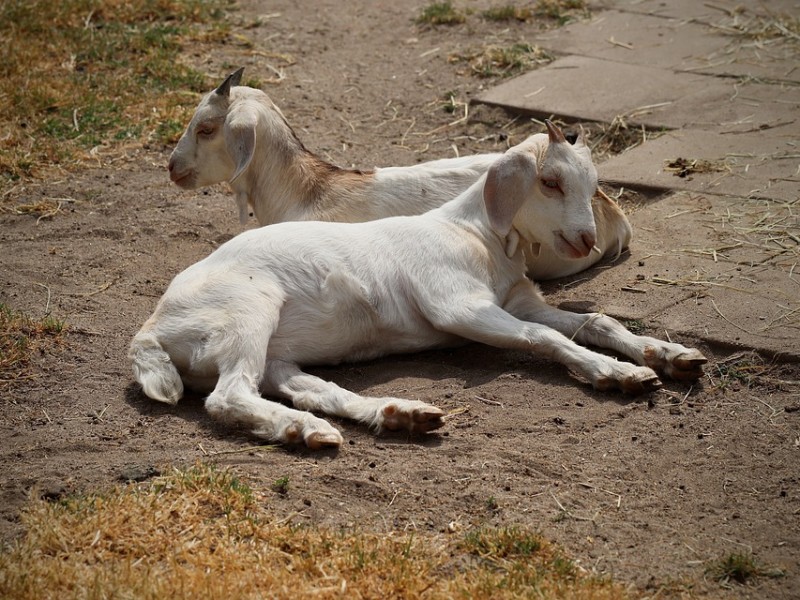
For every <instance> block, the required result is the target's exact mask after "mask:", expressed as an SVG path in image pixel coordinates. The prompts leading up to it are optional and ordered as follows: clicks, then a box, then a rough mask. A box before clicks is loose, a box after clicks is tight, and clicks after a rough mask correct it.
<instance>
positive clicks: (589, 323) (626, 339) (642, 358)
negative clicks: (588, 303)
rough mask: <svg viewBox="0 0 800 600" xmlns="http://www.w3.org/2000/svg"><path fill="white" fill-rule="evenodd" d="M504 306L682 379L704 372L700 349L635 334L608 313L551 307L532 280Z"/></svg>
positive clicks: (704, 359) (581, 339)
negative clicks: (572, 310) (581, 311)
mask: <svg viewBox="0 0 800 600" xmlns="http://www.w3.org/2000/svg"><path fill="white" fill-rule="evenodd" d="M503 308H505V310H507V311H508V312H509V313H511V314H512V315H514V316H516V317H517V318H520V319H523V320H525V321H532V322H535V323H542V324H543V325H547V326H549V327H552V328H553V329H555V330H556V331H559V332H561V333H563V334H564V335H565V336H567V337H569V338H570V339H574V340H575V341H577V342H579V343H581V344H591V345H594V346H598V347H601V348H609V349H611V350H615V351H616V352H619V353H620V354H623V355H624V356H627V357H629V358H631V359H633V360H635V361H636V362H637V363H639V364H640V365H645V366H648V367H650V368H651V369H654V370H655V371H657V372H659V373H663V374H665V375H667V376H668V377H671V378H673V379H677V380H679V381H695V380H697V379H699V378H700V377H702V376H703V365H704V364H705V363H706V362H708V360H707V359H706V357H705V356H703V355H702V354H701V353H700V351H699V350H696V349H694V348H687V347H686V346H682V345H681V344H676V343H673V342H665V341H663V340H659V339H656V338H653V337H648V336H643V335H635V334H633V333H631V332H630V331H628V330H627V329H625V327H624V326H623V325H622V323H620V322H619V321H617V320H616V319H614V318H612V317H609V316H607V315H603V314H600V313H586V314H578V313H572V312H567V311H564V310H560V309H558V308H555V307H552V306H550V305H548V304H547V303H546V302H545V301H544V299H543V298H542V297H541V295H540V294H539V292H538V290H537V289H536V287H535V286H534V285H533V284H532V283H531V282H529V281H526V282H523V283H519V284H517V286H516V287H515V288H514V289H513V290H512V291H511V293H510V294H509V297H508V300H507V301H506V303H505V305H504V307H503Z"/></svg>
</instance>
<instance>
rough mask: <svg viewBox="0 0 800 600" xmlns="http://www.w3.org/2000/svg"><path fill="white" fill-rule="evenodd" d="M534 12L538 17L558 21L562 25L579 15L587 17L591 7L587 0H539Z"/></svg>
mask: <svg viewBox="0 0 800 600" xmlns="http://www.w3.org/2000/svg"><path fill="white" fill-rule="evenodd" d="M533 13H534V15H535V16H537V17H542V18H546V19H551V20H553V21H556V24H557V25H558V26H562V25H566V24H567V23H569V22H570V21H574V20H575V19H576V18H578V17H587V16H588V15H589V7H588V5H587V4H586V2H585V0H537V1H536V5H535V6H534V9H533Z"/></svg>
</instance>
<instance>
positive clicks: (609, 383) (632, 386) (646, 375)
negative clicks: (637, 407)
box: [594, 367, 661, 396]
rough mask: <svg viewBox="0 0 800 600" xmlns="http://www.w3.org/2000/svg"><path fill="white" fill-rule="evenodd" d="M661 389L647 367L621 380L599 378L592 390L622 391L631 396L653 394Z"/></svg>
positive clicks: (653, 373)
mask: <svg viewBox="0 0 800 600" xmlns="http://www.w3.org/2000/svg"><path fill="white" fill-rule="evenodd" d="M660 387H661V380H660V379H659V378H658V375H656V374H655V372H654V371H653V370H652V369H649V368H647V367H637V368H636V370H635V371H634V372H632V373H630V374H629V375H626V376H625V377H623V378H622V379H615V378H613V377H601V378H600V379H598V380H597V381H595V382H594V389H596V390H597V391H599V392H608V391H610V390H615V389H618V390H622V391H623V392H624V393H626V394H630V395H631V396H638V395H639V394H646V393H649V392H654V391H656V390H657V389H659V388H660Z"/></svg>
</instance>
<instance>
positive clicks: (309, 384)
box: [261, 360, 444, 433]
mask: <svg viewBox="0 0 800 600" xmlns="http://www.w3.org/2000/svg"><path fill="white" fill-rule="evenodd" d="M261 389H262V391H263V392H264V393H266V394H272V395H277V396H280V397H283V398H287V399H288V400H290V401H291V402H292V404H293V405H294V407H295V408H298V409H300V410H308V411H317V412H320V413H323V414H328V415H336V416H338V417H344V418H346V419H352V420H354V421H360V422H362V423H367V424H368V425H369V426H370V427H372V428H373V429H375V430H376V431H380V430H381V429H384V428H385V429H389V430H407V431H412V432H417V433H425V432H428V431H432V430H434V429H438V428H439V427H441V426H442V425H444V421H443V417H444V413H443V412H442V411H441V410H440V409H438V408H436V407H435V406H431V405H430V404H425V403H424V402H419V401H417V400H403V399H400V398H371V397H365V396H359V395H358V394H354V393H353V392H349V391H347V390H345V389H342V388H340V387H339V386H338V385H336V384H335V383H332V382H329V381H325V380H323V379H320V378H319V377H315V376H313V375H309V374H307V373H304V372H303V371H301V370H300V368H299V367H298V366H297V365H295V364H294V363H289V362H285V361H282V360H268V361H267V367H266V369H265V373H264V380H263V382H262V387H261Z"/></svg>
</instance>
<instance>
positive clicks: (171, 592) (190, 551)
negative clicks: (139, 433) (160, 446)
mask: <svg viewBox="0 0 800 600" xmlns="http://www.w3.org/2000/svg"><path fill="white" fill-rule="evenodd" d="M268 502H269V501H268V499H267V497H265V496H264V495H262V494H260V493H259V492H258V491H257V490H254V489H253V488H251V487H250V486H248V485H247V484H246V483H245V482H242V481H241V480H240V479H239V478H238V477H237V476H236V475H235V474H233V473H232V472H230V471H227V470H221V469H217V468H215V467H213V466H209V465H204V464H198V465H196V466H194V467H192V468H189V469H185V470H175V471H173V472H171V473H168V474H166V475H164V476H161V477H158V478H156V479H153V480H150V481H148V482H144V483H138V484H137V483H129V484H128V485H126V486H118V487H115V488H114V489H112V490H110V491H108V492H106V493H103V494H90V495H84V496H80V497H67V498H62V499H60V500H58V501H57V502H47V501H45V500H40V499H32V500H31V501H30V502H29V504H28V506H27V508H26V509H25V510H24V512H23V514H22V517H21V518H22V523H23V525H24V527H25V529H26V532H25V534H24V536H23V537H22V538H21V539H19V540H18V541H16V542H15V543H14V544H13V545H11V546H9V547H6V548H4V549H3V550H2V551H0V573H3V576H2V577H0V597H3V598H17V599H19V600H25V599H28V598H30V599H33V598H36V599H38V598H41V596H42V590H46V591H47V595H48V597H54V598H55V597H59V598H78V597H80V598H177V599H181V598H220V597H222V598H225V597H227V598H263V597H269V598H306V597H309V598H310V597H314V598H343V597H346V598H386V599H394V598H396V599H401V598H402V599H409V600H415V599H420V598H429V599H445V598H447V599H451V598H497V599H506V598H508V599H510V598H534V597H535V598H545V599H546V598H567V597H568V598H576V599H583V598H586V599H589V598H592V599H596V600H605V599H612V598H615V599H618V598H621V599H624V598H626V597H629V596H628V594H627V591H626V590H625V588H624V587H622V586H620V585H618V584H616V583H614V582H612V581H610V580H608V579H605V578H599V577H595V576H592V575H589V574H586V573H585V572H583V571H581V570H580V569H578V568H577V567H576V566H575V563H574V562H573V561H571V560H570V559H568V558H567V557H565V556H564V555H563V553H562V552H561V551H560V550H559V549H558V548H557V547H555V546H554V545H553V544H551V543H550V542H548V541H547V540H545V539H543V538H542V537H541V536H539V535H538V534H536V533H533V532H530V531H527V530H525V529H523V528H501V529H495V528H489V527H486V528H482V529H479V530H475V531H471V532H469V533H467V534H466V535H464V536H460V535H447V534H440V533H430V532H413V531H411V532H407V531H401V530H397V531H390V532H387V533H375V532H367V531H361V530H356V531H352V530H340V529H331V528H326V527H319V526H313V525H303V526H297V525H292V524H289V523H287V522H286V520H285V519H277V518H276V517H275V516H274V510H271V509H270V506H269V505H268Z"/></svg>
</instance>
